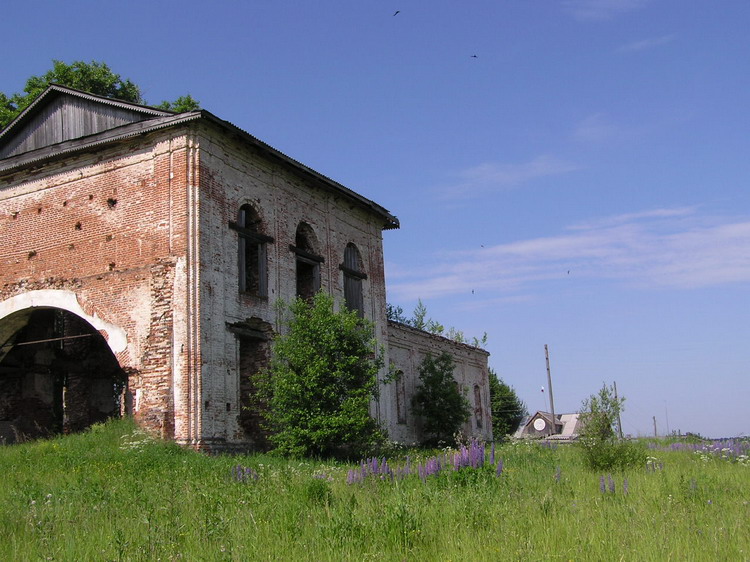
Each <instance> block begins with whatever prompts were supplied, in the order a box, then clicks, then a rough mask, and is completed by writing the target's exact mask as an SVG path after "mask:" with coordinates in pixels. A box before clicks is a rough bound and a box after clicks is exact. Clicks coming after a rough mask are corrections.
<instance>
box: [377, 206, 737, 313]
mask: <svg viewBox="0 0 750 562" xmlns="http://www.w3.org/2000/svg"><path fill="white" fill-rule="evenodd" d="M432 259H433V264H435V265H433V266H432V267H431V268H430V269H428V270H425V269H413V270H411V273H410V274H405V271H403V270H402V271H401V273H402V276H401V278H400V279H399V280H398V281H397V282H396V283H393V284H391V285H389V292H390V293H391V294H395V296H396V300H402V301H403V300H407V299H415V298H417V297H421V298H423V299H426V298H437V297H443V296H450V295H459V294H463V295H466V294H468V293H470V292H471V291H475V292H476V293H479V294H483V295H486V294H492V295H493V297H494V298H507V297H511V296H513V295H515V294H521V293H522V294H524V295H526V296H525V297H524V298H528V295H529V294H530V293H532V292H533V290H534V287H535V286H536V284H538V283H540V282H543V281H547V280H553V279H560V278H568V276H572V277H573V278H576V279H579V280H581V279H585V280H595V279H599V280H609V281H614V282H617V283H621V284H623V285H628V286H632V287H638V288H645V289H653V288H673V289H691V288H700V287H711V286H720V285H726V284H731V283H739V282H750V218H743V219H731V218H724V219H721V218H718V219H717V218H716V217H713V218H711V217H701V216H700V215H698V213H697V212H696V210H695V209H694V208H685V207H681V208H674V209H655V210H648V211H644V212H640V213H631V214H626V215H619V216H614V217H607V218H603V219H597V220H592V221H590V222H588V223H586V224H578V225H573V226H571V227H570V228H569V229H567V230H566V232H563V233H561V234H560V235H558V236H550V237H544V238H532V239H528V240H520V241H515V242H510V243H507V244H498V245H496V246H491V247H486V248H483V249H479V250H471V251H466V252H456V253H451V254H441V255H439V256H433V258H432Z"/></svg>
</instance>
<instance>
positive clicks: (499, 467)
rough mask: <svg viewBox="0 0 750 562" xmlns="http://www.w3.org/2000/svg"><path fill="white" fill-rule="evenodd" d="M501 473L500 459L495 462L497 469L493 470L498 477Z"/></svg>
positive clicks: (501, 463)
mask: <svg viewBox="0 0 750 562" xmlns="http://www.w3.org/2000/svg"><path fill="white" fill-rule="evenodd" d="M502 473H503V459H500V460H499V461H497V468H496V469H495V474H497V475H498V476H501V475H502Z"/></svg>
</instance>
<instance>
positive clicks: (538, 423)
mask: <svg viewBox="0 0 750 562" xmlns="http://www.w3.org/2000/svg"><path fill="white" fill-rule="evenodd" d="M545 427H547V424H546V423H544V420H543V419H542V418H537V419H535V420H534V429H536V430H537V431H544V428H545Z"/></svg>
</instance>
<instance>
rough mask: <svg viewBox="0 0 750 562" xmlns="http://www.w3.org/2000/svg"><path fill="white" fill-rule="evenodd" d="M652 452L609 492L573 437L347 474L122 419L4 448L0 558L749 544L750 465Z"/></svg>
mask: <svg viewBox="0 0 750 562" xmlns="http://www.w3.org/2000/svg"><path fill="white" fill-rule="evenodd" d="M651 454H652V455H653V456H656V457H657V460H658V463H657V467H658V464H659V463H663V468H657V469H655V470H647V469H646V467H643V468H638V469H630V470H626V471H623V472H620V473H613V474H611V478H612V483H613V484H614V487H615V491H614V492H610V491H609V486H610V482H609V476H610V475H607V474H598V473H595V472H591V471H589V470H588V469H586V468H585V467H584V466H583V463H582V461H581V458H580V455H579V452H578V451H577V450H575V449H574V448H570V447H563V446H561V447H559V448H557V449H548V448H544V447H540V446H538V445H530V444H515V445H506V446H504V447H502V448H499V449H498V451H497V453H496V455H497V457H498V458H502V459H503V463H504V471H503V473H502V475H501V476H500V477H497V476H496V475H495V472H494V471H493V470H486V471H475V472H474V473H468V472H467V473H464V474H463V475H461V474H455V473H452V472H450V471H444V472H442V473H441V474H440V475H439V476H435V477H428V478H427V479H426V481H424V482H423V481H422V480H420V478H419V477H417V476H416V475H413V476H409V477H406V478H404V479H402V480H398V479H396V480H393V481H391V480H390V479H389V480H385V481H381V480H377V479H368V480H366V481H365V482H363V483H359V484H352V485H350V484H347V478H346V474H347V470H348V469H350V468H352V466H351V465H344V464H335V463H323V462H312V461H286V460H282V459H278V458H274V457H270V456H262V455H257V456H239V457H229V456H220V457H208V456H205V455H202V454H198V453H195V452H192V451H187V450H184V449H181V448H179V447H177V446H176V445H174V444H171V443H164V442H160V441H157V440H153V439H150V438H148V437H147V436H146V435H145V434H143V433H142V432H141V431H140V430H138V428H137V427H136V426H135V425H133V424H132V422H130V421H128V420H119V421H115V422H110V423H107V424H105V425H99V426H95V427H94V428H92V430H91V431H89V432H87V433H85V434H82V435H75V436H70V437H63V438H58V439H53V440H49V441H39V442H35V443H29V444H24V445H15V446H10V447H4V448H2V449H0V473H1V474H2V475H3V479H2V486H0V505H1V506H2V510H0V559H1V560H40V559H41V560H47V559H50V560H156V559H161V560H178V559H183V560H472V561H474V560H746V559H750V491H749V490H748V481H749V478H750V467H748V466H745V465H743V464H741V463H732V462H728V461H726V460H722V459H709V460H708V461H707V460H704V459H703V458H702V457H700V456H698V455H695V454H691V453H688V452H681V451H677V452H671V451H670V452H658V453H651ZM417 461H418V459H413V460H412V462H415V463H416V462H417ZM391 462H393V461H391ZM238 465H240V466H242V467H243V468H244V467H249V468H251V469H252V471H253V474H254V473H257V475H258V478H257V479H255V478H254V477H252V476H250V477H248V478H247V479H245V480H244V481H237V479H236V478H235V477H234V476H233V469H234V468H235V467H236V466H238ZM602 476H603V477H604V484H605V490H606V491H605V492H602V491H601V489H600V477H602ZM625 480H627V482H628V491H627V494H626V493H625V491H624V489H623V484H624V481H625Z"/></svg>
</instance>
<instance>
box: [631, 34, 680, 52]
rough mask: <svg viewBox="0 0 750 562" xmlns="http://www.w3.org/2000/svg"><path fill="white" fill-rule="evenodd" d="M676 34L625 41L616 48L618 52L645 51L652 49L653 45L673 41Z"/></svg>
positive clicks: (656, 45)
mask: <svg viewBox="0 0 750 562" xmlns="http://www.w3.org/2000/svg"><path fill="white" fill-rule="evenodd" d="M675 37H676V35H675V34H671V35H663V36H661V37H652V38H650V39H641V40H640V41H633V42H632V43H627V44H625V45H622V46H621V47H620V48H619V49H617V52H618V53H632V52H637V51H645V50H648V49H653V48H654V47H658V46H660V45H666V44H667V43H671V42H672V41H674V39H675Z"/></svg>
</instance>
